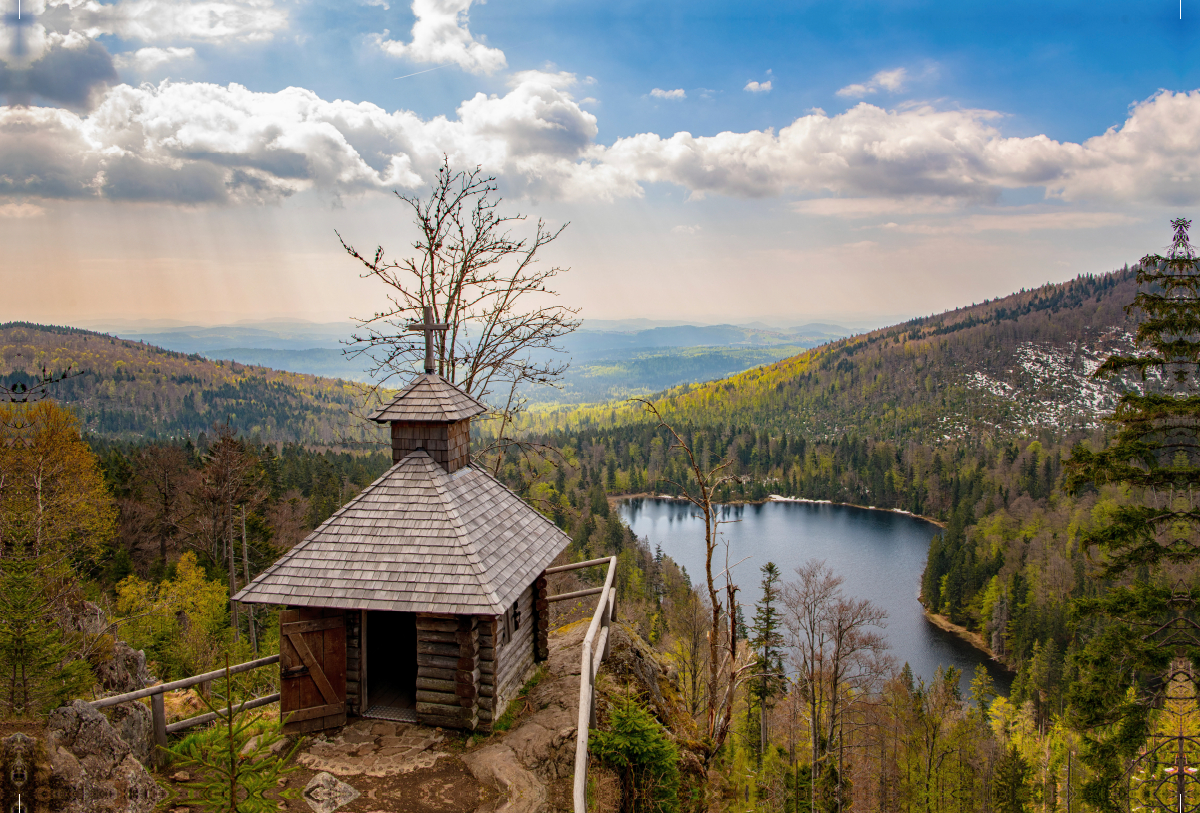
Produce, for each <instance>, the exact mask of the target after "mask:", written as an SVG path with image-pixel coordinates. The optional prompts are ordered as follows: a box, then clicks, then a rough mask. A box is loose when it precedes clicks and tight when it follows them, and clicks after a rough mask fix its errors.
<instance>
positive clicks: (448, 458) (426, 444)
mask: <svg viewBox="0 0 1200 813" xmlns="http://www.w3.org/2000/svg"><path fill="white" fill-rule="evenodd" d="M470 425H471V422H470V421H458V422H457V423H420V422H417V421H392V462H393V463H399V462H400V461H401V460H402V459H403V458H405V457H407V456H408V454H409V453H410V452H414V451H416V450H417V449H424V450H425V451H426V452H427V453H428V454H429V456H430V457H432V458H433V459H434V460H436V461H437V462H438V463H439V464H441V466H442V468H444V469H445V470H446V471H450V472H454V471H458V470H459V469H461V468H462V467H463V466H465V465H467V464H468V463H470V462H471V455H470V449H471V429H470Z"/></svg>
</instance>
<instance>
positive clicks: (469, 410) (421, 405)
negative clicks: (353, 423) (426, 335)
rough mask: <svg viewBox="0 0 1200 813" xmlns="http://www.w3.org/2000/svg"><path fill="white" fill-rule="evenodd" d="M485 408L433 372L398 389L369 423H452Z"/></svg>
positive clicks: (474, 414)
mask: <svg viewBox="0 0 1200 813" xmlns="http://www.w3.org/2000/svg"><path fill="white" fill-rule="evenodd" d="M487 411H488V410H487V407H486V406H484V405H483V404H482V403H481V402H479V401H477V400H475V399H474V398H472V397H471V396H469V395H467V394H466V393H465V392H463V391H462V390H460V389H459V388H458V387H456V386H454V385H453V384H451V383H450V382H449V381H447V380H446V379H444V378H442V377H441V376H440V375H438V374H437V373H423V374H421V375H419V376H417V377H416V378H415V379H413V380H412V382H411V383H410V384H409V385H408V386H407V387H405V388H404V389H402V390H400V394H399V395H397V396H396V397H395V398H393V399H392V402H391V403H390V404H387V405H386V406H382V407H380V408H379V409H377V410H375V413H374V414H373V415H371V420H373V421H375V422H376V423H390V422H391V421H425V422H430V423H455V422H457V421H462V420H466V419H467V418H474V417H475V416H476V415H481V414H483V413H484V412H487Z"/></svg>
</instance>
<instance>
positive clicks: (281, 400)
mask: <svg viewBox="0 0 1200 813" xmlns="http://www.w3.org/2000/svg"><path fill="white" fill-rule="evenodd" d="M43 367H45V369H46V371H47V372H48V373H51V374H58V373H61V372H63V371H67V370H69V371H70V373H71V374H70V376H69V377H68V378H67V379H66V380H64V381H62V382H60V383H58V384H56V385H55V386H54V398H55V400H57V401H58V402H59V403H61V404H63V405H66V406H69V407H72V408H73V409H74V410H76V412H77V413H78V415H79V418H80V420H81V422H82V424H83V427H84V429H85V431H87V432H91V433H96V434H99V435H103V436H106V437H112V438H126V439H139V438H140V439H172V438H182V437H188V436H191V437H197V436H198V435H199V433H200V432H211V431H212V428H213V426H214V425H215V424H225V423H228V424H229V426H230V427H231V428H232V429H233V430H234V431H235V432H237V433H239V434H242V435H244V436H246V437H253V438H257V439H258V440H260V441H263V442H271V443H289V442H291V443H302V444H306V445H318V446H336V445H339V444H341V443H344V442H346V441H347V440H358V439H361V438H363V437H365V435H364V427H363V425H362V424H361V423H360V422H358V421H356V420H354V419H352V418H351V416H350V409H351V408H352V407H353V406H354V405H355V404H356V403H357V399H358V396H359V389H360V388H359V385H356V384H353V383H349V382H345V381H341V380H338V379H329V378H320V377H317V376H312V375H302V374H299V373H288V372H281V371H278V370H272V369H268V368H266V367H254V366H248V365H243V364H238V363H235V362H220V361H209V360H208V359H205V358H203V357H201V356H199V355H194V354H193V355H187V354H184V353H176V352H172V351H169V350H163V349H162V348H159V347H154V346H153V345H148V344H143V343H141V342H133V341H127V340H124V339H117V338H114V337H111V336H106V335H104V334H100V333H93V332H91V331H86V330H78V329H75V328H67V327H52V326H45V325H34V324H29V323H21V322H19V323H7V324H0V386H5V387H7V388H10V389H11V388H12V387H13V386H14V385H15V384H17V383H24V384H26V385H27V386H28V385H32V384H33V383H34V382H35V381H36V380H37V377H38V376H39V375H40V374H41V370H42V368H43Z"/></svg>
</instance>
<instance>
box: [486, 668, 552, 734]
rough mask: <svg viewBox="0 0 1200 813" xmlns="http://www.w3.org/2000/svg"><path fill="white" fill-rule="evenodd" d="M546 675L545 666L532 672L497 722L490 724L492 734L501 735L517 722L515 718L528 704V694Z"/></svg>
mask: <svg viewBox="0 0 1200 813" xmlns="http://www.w3.org/2000/svg"><path fill="white" fill-rule="evenodd" d="M546 675H547V670H546V666H545V664H543V665H541V666H539V667H538V668H537V669H535V670H534V672H533V674H532V675H530V676H529V680H527V681H525V685H524V686H522V687H521V691H519V692H517V696H516V697H514V698H513V699H512V700H511V701H510V702H509V704H508V707H507V708H505V709H504V713H503V714H501V715H500V718H499V719H498V720H496V721H495V722H493V723H492V733H493V734H502V733H504V732H505V731H508V730H509V729H510V728H512V726H513V723H515V722H516V721H517V718H518V717H520V716H521V713H522V712H523V711H525V707H526V706H527V705H528V704H529V693H530V692H532V691H533V689H534V687H535V686H537V685H538V684H539V683H541V682H542V681H543V680H545V679H546Z"/></svg>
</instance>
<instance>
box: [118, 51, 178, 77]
mask: <svg viewBox="0 0 1200 813" xmlns="http://www.w3.org/2000/svg"><path fill="white" fill-rule="evenodd" d="M195 56H196V49H195V48H139V49H138V50H136V51H131V52H129V53H125V54H117V56H116V57H115V58H114V59H113V64H114V65H116V66H117V67H118V68H120V69H122V70H128V71H133V72H134V73H139V74H141V73H150V72H151V71H154V70H157V69H158V68H161V67H162V66H163V65H165V64H167V63H168V62H173V61H175V60H178V59H192V58H193V57H195Z"/></svg>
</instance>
